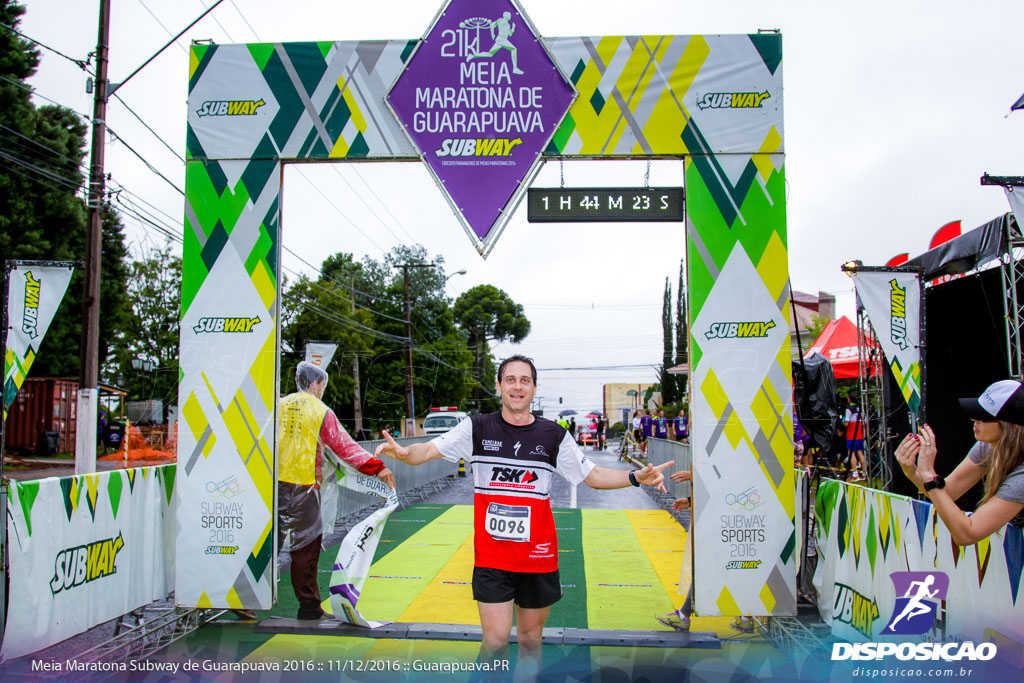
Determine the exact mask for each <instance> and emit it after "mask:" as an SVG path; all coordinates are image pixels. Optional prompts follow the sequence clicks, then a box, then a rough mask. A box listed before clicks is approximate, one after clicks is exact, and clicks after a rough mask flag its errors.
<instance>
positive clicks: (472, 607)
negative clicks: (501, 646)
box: [398, 508, 480, 626]
mask: <svg viewBox="0 0 1024 683" xmlns="http://www.w3.org/2000/svg"><path fill="white" fill-rule="evenodd" d="M469 511H470V517H469V518H470V519H472V508H469ZM470 529H472V527H470ZM472 580H473V535H472V531H471V532H470V535H469V538H467V539H466V540H465V541H464V542H463V543H462V545H461V546H460V547H459V549H458V550H457V551H456V552H455V554H454V555H452V556H451V559H449V560H448V563H447V564H446V565H445V566H443V567H441V570H440V571H439V572H437V575H436V576H434V579H433V581H431V582H430V585H428V586H427V587H426V588H424V589H423V592H421V593H420V594H419V596H417V597H416V599H415V600H413V602H412V604H410V605H409V606H408V607H407V608H406V610H405V611H404V612H402V615H401V616H400V617H399V618H398V621H402V622H412V623H415V622H422V623H434V624H474V625H476V626H479V625H480V612H479V611H478V610H477V607H476V602H475V601H474V600H473V586H472V585H471V584H472Z"/></svg>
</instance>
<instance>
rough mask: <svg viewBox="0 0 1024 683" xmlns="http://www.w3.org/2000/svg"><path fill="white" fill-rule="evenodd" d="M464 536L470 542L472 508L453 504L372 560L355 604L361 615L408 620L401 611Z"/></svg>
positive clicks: (371, 618)
mask: <svg viewBox="0 0 1024 683" xmlns="http://www.w3.org/2000/svg"><path fill="white" fill-rule="evenodd" d="M467 539H469V542H470V543H472V539H473V508H472V506H469V505H453V506H452V507H451V508H449V509H448V510H446V511H445V512H444V513H443V514H441V515H440V516H438V517H437V518H436V519H435V520H434V521H432V522H430V523H429V524H427V525H426V526H424V527H423V528H422V529H420V530H419V531H417V532H416V533H415V534H413V535H412V536H410V537H409V538H408V539H406V540H405V541H404V542H403V543H402V544H401V545H400V546H398V547H397V548H395V549H394V550H392V551H391V552H389V553H388V554H387V555H385V556H384V557H382V558H381V559H379V560H377V561H376V562H374V563H373V566H372V567H371V568H370V578H369V579H367V581H366V584H365V585H364V586H363V592H362V594H361V595H360V596H359V604H358V605H357V606H356V607H357V608H358V609H359V612H360V614H362V615H363V616H364V617H365V618H367V619H369V620H371V621H409V620H408V619H405V618H404V617H403V614H404V612H405V611H406V610H407V609H408V608H409V606H410V605H411V604H413V602H414V601H416V600H417V599H418V598H419V597H420V595H421V594H422V593H423V592H424V591H426V590H427V587H428V586H430V585H431V582H432V581H434V579H435V577H436V576H437V574H438V572H440V571H442V570H443V569H444V568H445V566H446V565H447V564H448V563H449V561H450V560H451V559H452V556H453V555H455V554H456V552H457V551H458V550H459V549H460V547H461V546H462V545H463V544H464V543H465V542H466V540H467ZM470 566H471V567H472V555H471V556H470ZM330 602H331V601H330V598H328V599H326V600H324V601H323V603H322V604H323V608H324V609H325V610H327V611H328V612H330ZM423 621H430V622H435V621H437V620H436V619H424V620H423Z"/></svg>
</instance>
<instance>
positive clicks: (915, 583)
mask: <svg viewBox="0 0 1024 683" xmlns="http://www.w3.org/2000/svg"><path fill="white" fill-rule="evenodd" d="M889 578H890V579H892V582H893V585H894V586H895V587H896V595H897V596H902V597H897V598H896V604H895V605H894V606H893V608H892V617H891V618H890V619H889V623H888V624H887V625H886V627H885V628H884V629H882V634H883V635H892V634H899V635H921V634H922V633H927V632H928V631H930V630H931V628H932V626H933V625H934V624H935V611H936V608H937V606H938V605H937V601H939V600H945V599H946V591H947V590H949V577H948V576H946V574H945V573H944V572H940V571H931V572H893V573H892V574H890V575H889Z"/></svg>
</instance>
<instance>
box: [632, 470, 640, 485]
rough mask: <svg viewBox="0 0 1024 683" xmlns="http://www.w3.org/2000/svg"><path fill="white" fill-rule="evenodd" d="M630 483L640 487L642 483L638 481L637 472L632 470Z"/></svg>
mask: <svg viewBox="0 0 1024 683" xmlns="http://www.w3.org/2000/svg"><path fill="white" fill-rule="evenodd" d="M629 483H630V484H632V485H633V486H639V485H640V482H638V481H637V480H636V470H632V471H630V473H629Z"/></svg>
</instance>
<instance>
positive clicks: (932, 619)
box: [814, 480, 1024, 667]
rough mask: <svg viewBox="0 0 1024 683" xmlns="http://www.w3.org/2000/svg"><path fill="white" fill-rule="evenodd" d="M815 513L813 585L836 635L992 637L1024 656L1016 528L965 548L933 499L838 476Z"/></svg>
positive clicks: (1007, 651) (1020, 541) (827, 483)
mask: <svg viewBox="0 0 1024 683" xmlns="http://www.w3.org/2000/svg"><path fill="white" fill-rule="evenodd" d="M815 517H816V519H817V547H818V566H817V571H816V573H815V576H814V585H815V588H817V591H818V611H819V612H820V614H821V617H822V619H823V620H824V621H825V623H826V624H829V625H830V626H831V629H832V635H833V636H836V637H837V638H841V639H843V640H847V641H851V642H855V643H856V642H863V641H878V640H886V639H887V636H893V635H895V636H899V638H898V640H900V641H920V642H934V643H941V642H947V641H958V642H963V641H974V642H975V643H981V642H990V643H995V644H996V645H997V646H998V648H999V651H1000V657H1001V658H1009V659H1010V661H1014V660H1015V661H1016V666H1017V667H1020V666H1021V664H1022V663H1024V660H1022V659H1021V652H1022V651H1024V596H1022V595H1021V594H1020V591H1021V572H1022V567H1024V530H1022V529H1021V528H1020V527H1015V526H1012V525H1007V526H1005V527H1003V528H1002V529H1000V530H999V531H997V532H996V533H994V534H993V535H991V536H989V537H988V538H986V539H984V540H982V541H980V542H979V543H976V544H974V545H970V546H959V545H957V544H955V543H953V541H952V538H951V537H950V535H949V531H948V530H947V529H946V527H945V525H944V524H943V523H942V520H940V519H938V517H937V516H936V515H935V513H934V510H933V508H932V505H931V504H930V503H928V502H927V501H917V500H912V499H909V498H904V497H902V496H895V495H892V494H889V493H885V492H882V491H875V490H872V489H867V488H864V487H862V486H856V485H851V484H846V483H844V482H840V481H832V480H822V482H821V485H820V486H819V487H818V494H817V499H816V502H815ZM929 577H931V578H929ZM922 586H923V587H924V590H922ZM928 594H931V595H930V596H929V595H928ZM909 604H919V605H920V606H921V608H927V610H926V611H925V610H923V609H921V608H919V609H917V610H913V609H911V610H907V606H908V605H909ZM915 612H917V613H918V614H917V616H914V613H915Z"/></svg>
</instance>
